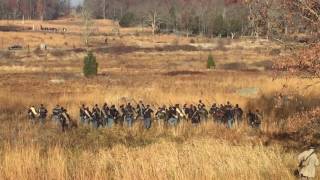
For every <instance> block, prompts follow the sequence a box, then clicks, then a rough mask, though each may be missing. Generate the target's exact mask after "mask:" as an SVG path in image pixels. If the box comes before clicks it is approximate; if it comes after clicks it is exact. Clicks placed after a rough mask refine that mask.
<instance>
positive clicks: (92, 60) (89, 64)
mask: <svg viewBox="0 0 320 180" xmlns="http://www.w3.org/2000/svg"><path fill="white" fill-rule="evenodd" d="M83 74H84V76H85V77H90V76H95V75H97V74H98V63H97V61H96V57H95V56H94V55H93V53H92V52H88V54H87V56H86V57H84V66H83Z"/></svg>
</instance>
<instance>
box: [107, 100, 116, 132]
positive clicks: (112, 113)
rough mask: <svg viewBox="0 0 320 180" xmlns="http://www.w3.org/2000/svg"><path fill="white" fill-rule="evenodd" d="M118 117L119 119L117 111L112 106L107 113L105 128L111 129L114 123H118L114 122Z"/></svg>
mask: <svg viewBox="0 0 320 180" xmlns="http://www.w3.org/2000/svg"><path fill="white" fill-rule="evenodd" d="M118 117H119V111H118V110H117V109H116V106H115V105H112V106H111V108H110V110H109V112H108V121H107V126H108V127H110V128H111V127H112V125H113V123H114V122H115V123H118V122H117V121H116V120H117V119H118Z"/></svg>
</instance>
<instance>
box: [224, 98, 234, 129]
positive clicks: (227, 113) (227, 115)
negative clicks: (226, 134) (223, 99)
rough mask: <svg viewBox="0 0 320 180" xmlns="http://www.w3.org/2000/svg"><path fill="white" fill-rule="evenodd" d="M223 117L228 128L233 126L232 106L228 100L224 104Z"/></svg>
mask: <svg viewBox="0 0 320 180" xmlns="http://www.w3.org/2000/svg"><path fill="white" fill-rule="evenodd" d="M225 118H226V120H227V124H228V127H229V128H232V127H233V123H234V114H233V108H232V105H231V104H230V102H229V101H228V102H227V105H226V106H225Z"/></svg>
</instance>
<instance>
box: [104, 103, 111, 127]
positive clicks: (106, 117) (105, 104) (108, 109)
mask: <svg viewBox="0 0 320 180" xmlns="http://www.w3.org/2000/svg"><path fill="white" fill-rule="evenodd" d="M101 114H102V117H101V119H102V123H101V124H102V126H103V127H105V126H106V125H107V124H108V118H109V116H110V115H109V114H110V108H109V106H108V104H107V103H104V104H103V106H102V111H101ZM112 124H113V122H112ZM112 124H111V127H112Z"/></svg>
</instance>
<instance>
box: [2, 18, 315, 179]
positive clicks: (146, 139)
mask: <svg viewBox="0 0 320 180" xmlns="http://www.w3.org/2000/svg"><path fill="white" fill-rule="evenodd" d="M40 24H42V25H43V26H48V27H56V28H62V27H65V28H67V29H68V32H67V33H65V34H62V33H50V32H41V31H39V26H40ZM94 24H95V28H96V31H95V33H94V34H93V35H92V38H91V41H90V48H88V49H89V50H91V51H92V52H93V53H94V54H95V56H96V57H97V61H98V63H99V74H98V76H96V77H93V78H89V79H87V78H85V77H84V76H83V75H82V65H83V58H84V56H85V55H86V49H87V48H85V47H84V44H83V40H82V35H81V28H82V26H81V21H80V20H77V19H65V20H57V21H48V22H39V21H25V22H24V23H23V22H21V21H0V26H7V25H15V26H28V27H32V26H35V31H27V32H0V122H1V123H0V129H1V130H0V179H12V180H13V179H59V180H60V179H294V177H293V175H292V172H293V170H294V168H295V166H296V163H297V162H296V155H297V153H298V151H301V150H303V148H304V145H307V143H308V142H311V141H312V142H313V141H315V138H313V137H311V139H310V141H305V139H300V141H297V140H296V139H291V140H290V141H289V140H287V139H285V138H283V139H281V138H279V137H281V136H280V135H281V134H280V133H284V132H289V130H291V131H292V130H297V129H299V126H300V125H301V126H304V125H305V124H306V123H308V122H310V121H311V120H312V118H310V117H309V116H306V115H303V114H302V115H301V112H299V111H296V109H291V111H288V113H289V120H292V122H294V123H290V122H291V121H290V122H289V123H287V124H285V125H281V127H280V125H279V124H281V122H282V121H281V119H279V118H278V117H277V116H276V113H275V112H276V110H275V107H274V105H273V104H268V103H272V99H273V97H274V96H275V95H276V94H278V93H282V94H284V95H286V96H288V97H289V98H297V99H298V97H299V102H297V103H300V105H301V106H303V107H305V108H307V110H311V109H313V108H314V107H315V106H317V105H319V99H318V97H319V95H320V92H319V86H320V85H319V84H316V83H317V82H318V81H319V80H317V79H313V80H312V79H304V78H299V77H291V76H281V75H279V74H275V72H273V71H272V70H271V69H272V62H274V61H276V60H277V59H278V58H280V56H282V55H285V54H288V53H290V52H289V51H288V50H286V49H285V48H284V47H282V46H281V45H279V44H277V43H275V42H272V41H268V40H264V39H258V40H257V39H250V38H240V39H235V40H230V39H215V38H212V39H210V38H203V37H189V38H187V37H182V36H175V35H156V36H155V37H152V35H151V34H150V30H148V29H141V28H127V29H122V28H121V29H120V35H116V34H113V29H115V28H117V27H118V26H117V25H116V24H115V23H113V22H111V21H103V20H95V21H94ZM105 38H107V39H108V43H107V44H106V43H105ZM41 43H45V44H47V45H48V50H46V51H41V50H39V46H40V44H41ZM14 44H20V45H22V46H23V47H24V49H23V50H17V51H8V50H7V48H8V47H9V46H11V45H14ZM28 46H29V49H28V48H27V47H28ZM274 51H280V54H279V53H273V52H274ZM210 53H211V54H212V55H213V57H214V59H215V62H216V64H217V68H216V69H214V70H208V69H207V68H206V62H207V58H208V55H209V54H210ZM310 85H312V86H310ZM252 89H253V90H254V92H253V93H244V92H246V91H247V90H252ZM199 99H202V100H203V101H204V102H205V103H206V104H207V106H209V105H211V103H214V102H216V103H219V104H220V103H226V101H231V102H232V103H234V104H236V103H238V104H240V105H241V106H242V107H243V108H244V110H245V111H248V110H249V108H259V109H262V110H263V111H264V113H265V116H264V120H263V126H262V129H261V131H256V130H252V129H250V128H248V127H246V125H245V124H243V125H241V126H240V127H239V128H235V129H231V130H229V129H226V128H225V127H223V126H220V125H217V124H214V123H212V122H209V123H206V124H202V125H201V126H199V127H193V126H191V125H190V124H188V123H183V124H180V125H179V126H178V127H176V128H173V129H170V128H168V129H163V128H161V127H158V126H157V125H156V124H154V127H153V128H152V129H151V130H149V131H145V130H143V129H142V127H141V125H140V124H136V125H135V127H134V128H132V129H126V128H122V127H114V128H113V129H100V130H93V129H91V128H89V127H79V128H77V129H74V130H72V131H69V132H66V133H61V131H59V129H58V128H57V127H56V126H55V125H53V124H50V123H48V124H46V125H45V127H40V126H38V125H36V126H32V125H30V124H29V122H28V121H27V118H26V110H27V108H28V107H29V106H31V105H36V106H38V105H39V104H41V103H43V104H45V106H46V107H47V108H48V109H49V110H50V111H51V109H52V108H53V107H54V106H55V105H56V104H61V105H63V106H64V107H66V108H67V109H68V111H69V113H70V115H71V117H72V118H73V119H74V120H75V121H78V111H79V107H80V105H81V104H82V103H85V104H87V105H89V106H91V107H92V106H93V105H94V104H96V103H98V104H102V103H104V102H108V103H109V104H116V105H120V104H122V103H126V102H127V101H131V102H133V103H135V102H136V101H139V100H143V101H145V102H146V103H149V104H151V105H152V106H160V105H162V104H173V103H180V104H183V103H196V102H197V101H198V100H199ZM299 107H300V106H299ZM283 113H285V112H283ZM315 116H317V114H316V115H315ZM286 118H288V117H286ZM282 120H283V119H282ZM286 120H287V119H286ZM280 121H281V122H280ZM283 121H285V120H283ZM297 131H298V130H297ZM299 137H300V136H299ZM316 140H317V139H316ZM303 142H305V143H306V144H303ZM294 143H296V144H294ZM319 173H320V172H319Z"/></svg>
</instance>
